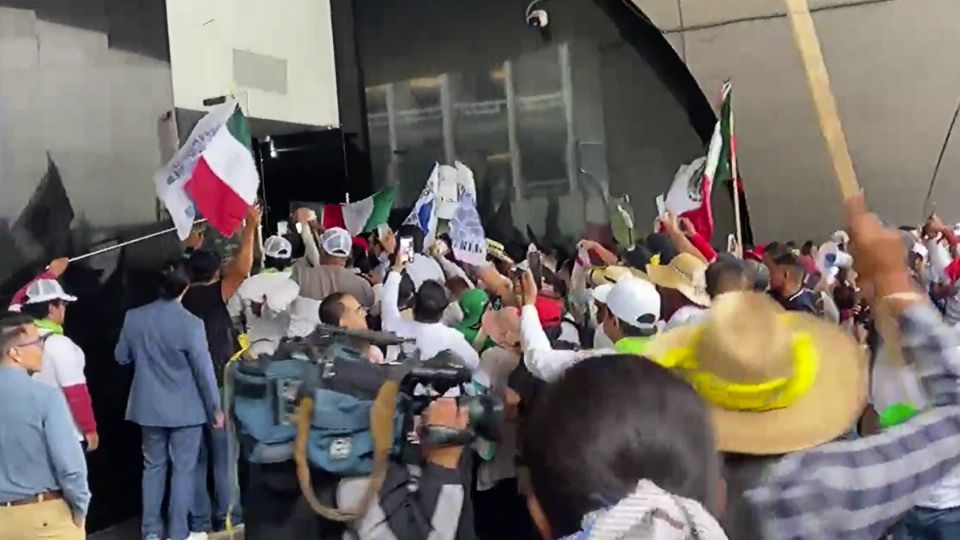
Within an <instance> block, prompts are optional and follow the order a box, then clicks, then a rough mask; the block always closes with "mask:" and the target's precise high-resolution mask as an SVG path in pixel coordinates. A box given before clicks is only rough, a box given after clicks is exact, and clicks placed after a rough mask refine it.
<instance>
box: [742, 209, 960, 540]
mask: <svg viewBox="0 0 960 540" xmlns="http://www.w3.org/2000/svg"><path fill="white" fill-rule="evenodd" d="M848 219H849V220H850V229H851V230H850V236H851V238H852V239H853V244H852V245H853V250H854V260H855V262H856V265H857V269H858V270H859V272H860V275H861V276H863V278H864V279H865V280H868V281H870V282H872V283H874V284H875V285H876V289H877V302H878V303H879V304H880V305H882V306H883V307H884V308H885V309H886V310H887V312H888V313H889V314H890V315H891V316H893V317H896V321H897V326H898V328H899V331H900V341H901V345H902V347H903V357H904V358H905V359H907V361H908V363H911V364H912V365H913V366H914V369H915V370H916V372H917V374H918V376H919V377H920V380H921V382H922V386H923V387H924V389H925V390H926V391H927V392H928V394H929V396H930V402H931V403H932V404H933V408H932V409H929V410H927V411H925V412H923V413H921V414H919V415H917V416H915V417H913V418H912V419H910V420H908V421H907V422H905V423H903V424H901V425H899V426H896V427H894V428H892V429H890V430H888V431H885V432H884V433H882V434H880V435H874V436H871V437H866V438H863V439H859V440H857V441H850V442H837V443H831V444H827V445H823V446H820V447H818V448H816V449H813V450H810V451H807V452H799V453H796V454H792V455H790V456H788V457H786V458H784V459H782V460H781V461H779V462H777V463H776V464H775V465H774V466H772V467H769V468H768V470H767V471H765V475H764V481H763V483H762V485H760V486H758V487H757V488H754V489H752V490H750V491H748V492H747V498H748V499H749V500H751V501H752V503H753V505H754V507H755V509H756V510H757V511H758V513H759V516H758V517H759V518H760V521H761V522H762V523H763V524H764V527H765V529H766V533H767V534H766V536H765V538H771V539H777V538H878V537H880V536H881V535H882V533H883V532H884V531H885V530H886V529H887V528H888V527H890V526H891V525H893V524H894V523H895V522H896V521H897V520H899V519H900V518H901V517H902V516H903V515H904V514H906V513H907V512H908V511H909V510H910V509H911V508H913V507H914V505H915V504H916V503H917V502H918V499H919V498H920V497H921V496H923V495H925V490H926V489H927V488H930V487H933V486H934V485H936V484H938V483H939V482H940V481H941V480H942V479H943V477H944V476H945V475H946V474H947V473H949V472H951V471H952V470H953V469H954V468H955V467H956V466H957V465H960V394H958V384H960V337H958V336H957V334H956V333H955V332H954V330H953V329H952V328H950V327H948V326H946V325H945V324H944V323H943V322H942V321H941V320H940V318H939V316H938V315H937V313H936V312H935V311H934V309H933V308H932V307H931V306H930V305H929V304H928V303H927V300H926V297H925V295H923V294H921V293H919V292H918V291H917V290H916V289H915V288H914V285H913V283H912V281H911V279H910V276H909V274H908V273H907V269H906V262H905V259H906V253H905V252H904V249H903V244H902V243H901V241H900V237H899V234H897V232H896V231H891V230H887V229H884V228H883V226H882V225H880V222H879V221H878V220H877V219H876V217H874V216H872V215H870V214H868V213H867V212H866V210H865V206H864V203H863V201H862V196H860V197H857V198H855V199H854V200H851V201H850V202H848ZM878 311H881V310H878ZM878 316H879V315H878Z"/></svg>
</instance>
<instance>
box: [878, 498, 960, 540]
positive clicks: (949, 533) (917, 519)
mask: <svg viewBox="0 0 960 540" xmlns="http://www.w3.org/2000/svg"><path fill="white" fill-rule="evenodd" d="M893 538H894V540H954V539H960V508H947V509H945V510H937V509H934V508H922V507H920V506H918V507H916V508H914V509H913V510H911V511H910V513H908V514H907V516H906V517H905V518H903V521H901V522H900V523H899V524H898V525H897V527H896V529H895V531H894V533H893Z"/></svg>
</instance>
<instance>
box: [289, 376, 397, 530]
mask: <svg viewBox="0 0 960 540" xmlns="http://www.w3.org/2000/svg"><path fill="white" fill-rule="evenodd" d="M408 371H409V370H408V369H398V370H397V371H396V372H394V373H393V375H392V376H391V378H390V380H388V381H386V382H384V383H383V385H381V386H380V390H379V391H378V392H377V397H376V399H374V401H373V406H372V407H371V408H370V434H371V435H372V437H373V452H374V454H373V472H372V473H371V474H370V481H369V483H368V484H367V490H366V492H365V493H364V494H363V498H362V499H360V503H359V504H358V505H357V507H356V508H354V509H351V510H340V509H337V508H331V507H329V506H326V505H324V504H323V503H321V502H320V499H319V498H318V497H317V494H316V492H315V491H314V490H313V483H312V482H311V481H310V463H309V462H308V460H307V440H308V437H309V434H310V423H311V421H312V420H313V398H312V397H305V398H303V399H302V400H300V406H299V408H298V410H297V438H296V440H295V441H294V449H293V458H294V461H295V462H296V464H297V479H298V480H299V482H300V491H302V492H303V497H304V499H305V500H306V501H307V504H308V505H309V506H310V508H311V509H312V510H313V511H314V512H316V513H317V514H319V515H321V516H323V517H324V518H326V519H329V520H331V521H340V522H343V521H354V520H356V519H359V518H361V517H363V516H364V515H365V514H366V513H367V510H368V509H369V508H370V505H371V503H373V500H374V498H376V496H377V494H378V493H379V492H380V487H381V486H383V481H384V479H385V478H386V476H387V468H388V467H389V465H390V450H391V449H392V447H393V439H394V433H393V428H394V421H393V418H394V415H395V413H396V409H397V397H398V396H399V392H400V382H401V381H402V380H403V377H404V376H405V375H406V374H407V372H408Z"/></svg>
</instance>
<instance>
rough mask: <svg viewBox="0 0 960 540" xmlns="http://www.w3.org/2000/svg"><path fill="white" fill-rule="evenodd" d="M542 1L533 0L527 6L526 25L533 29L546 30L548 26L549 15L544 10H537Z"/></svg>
mask: <svg viewBox="0 0 960 540" xmlns="http://www.w3.org/2000/svg"><path fill="white" fill-rule="evenodd" d="M543 1H544V0H533V2H530V5H528V6H527V24H528V25H530V26H532V27H534V28H546V27H547V25H548V24H550V15H549V14H548V13H547V10H545V9H537V6H538V5H539V4H541V3H543Z"/></svg>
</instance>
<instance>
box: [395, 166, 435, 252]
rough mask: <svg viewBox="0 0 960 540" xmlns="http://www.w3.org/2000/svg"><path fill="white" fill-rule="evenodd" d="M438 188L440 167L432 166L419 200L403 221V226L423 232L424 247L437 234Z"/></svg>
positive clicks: (431, 241) (430, 242)
mask: <svg viewBox="0 0 960 540" xmlns="http://www.w3.org/2000/svg"><path fill="white" fill-rule="evenodd" d="M439 186H440V165H438V164H435V165H434V166H433V172H431V173H430V177H429V178H427V185H426V186H424V188H423V191H422V192H421V193H420V198H419V199H417V202H416V203H414V205H413V210H411V211H410V215H409V216H407V219H406V220H404V222H403V224H404V225H416V226H417V227H420V230H421V231H423V237H424V242H423V245H424V247H426V246H429V245H431V244H433V239H434V236H435V235H436V233H437V190H438V189H439Z"/></svg>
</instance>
